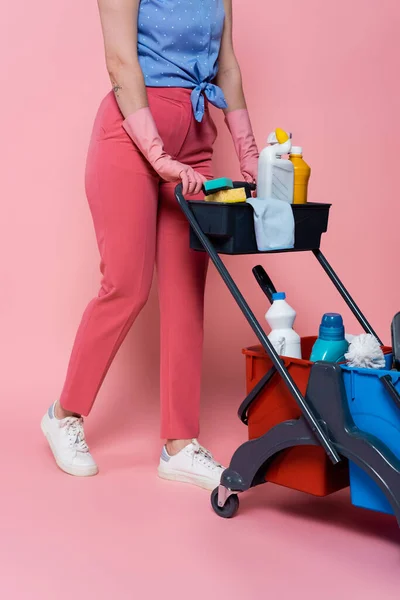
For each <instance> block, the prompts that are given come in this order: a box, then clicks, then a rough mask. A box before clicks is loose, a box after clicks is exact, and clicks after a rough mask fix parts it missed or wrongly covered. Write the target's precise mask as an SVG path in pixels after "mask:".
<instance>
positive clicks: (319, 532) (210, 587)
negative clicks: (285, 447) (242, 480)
mask: <svg viewBox="0 0 400 600" xmlns="http://www.w3.org/2000/svg"><path fill="white" fill-rule="evenodd" d="M238 401H239V398H229V399H228V398H226V399H224V401H223V402H221V398H219V399H218V403H217V399H216V398H214V399H213V398H211V401H210V402H209V404H208V406H207V407H206V409H205V411H204V421H205V424H204V427H203V429H204V437H203V443H205V444H209V445H210V446H211V447H212V449H213V450H214V452H215V453H218V455H219V456H220V457H221V459H222V460H224V461H227V460H228V459H229V457H230V453H231V452H232V451H233V450H234V449H235V447H236V446H237V445H238V444H239V443H240V442H241V441H242V440H244V439H245V435H246V430H245V427H244V426H242V425H241V424H240V423H239V422H238V421H237V419H236V417H235V412H236V407H237V403H238ZM39 404H40V403H38V402H37V403H35V406H33V405H32V406H31V408H30V413H28V414H24V415H21V414H18V415H17V412H19V411H18V410H17V407H18V403H14V404H13V406H14V407H15V408H14V409H11V408H9V409H8V410H14V411H15V414H11V413H9V414H8V413H7V414H6V415H4V414H3V423H2V433H1V436H2V438H1V439H2V444H3V446H4V447H3V449H2V452H1V453H2V462H3V465H2V467H1V471H2V486H1V494H2V496H1V509H2V510H1V516H0V590H1V592H0V597H1V598H2V599H4V600H13V599H16V600H25V599H27V600H36V599H38V600H39V599H40V600H46V599H55V600H64V599H65V600H66V599H71V598H74V599H77V598H87V599H89V600H91V599H93V600H95V599H96V600H101V599H103V598H104V599H106V598H107V599H110V598H111V599H112V600H125V599H126V600H131V599H133V598H145V599H147V598H158V597H160V598H163V599H167V600H168V599H177V600H180V599H186V598H188V599H191V600H196V599H198V598H199V599H200V598H212V599H214V598H222V597H227V598H230V599H232V598H234V599H236V598H238V599H239V598H241V599H244V598H246V599H247V598H268V599H269V600H281V599H283V600H286V599H291V598H307V599H308V600H313V599H315V600H321V599H328V600H329V599H332V600H333V599H337V598H342V599H344V600H348V599H350V598H352V599H353V598H354V599H355V598H357V599H358V598H362V599H363V600H369V599H371V600H372V599H376V598H377V597H381V598H383V599H385V600H391V599H393V600H394V599H395V598H396V599H398V598H399V589H400V575H399V564H400V535H399V532H398V529H397V525H396V523H395V521H394V519H392V518H390V517H386V516H383V515H377V514H373V513H369V512H367V511H362V510H358V509H356V508H354V507H352V506H351V505H350V504H349V502H348V494H347V493H344V494H339V495H336V496H333V497H330V498H326V499H322V500H317V499H313V498H311V497H308V496H305V495H302V494H299V493H295V492H291V491H289V490H284V489H279V488H277V487H276V486H272V485H270V486H268V485H265V486H262V487H261V488H258V489H256V490H251V491H250V492H248V493H247V494H245V495H244V496H243V497H242V499H241V508H240V512H239V513H238V515H237V517H236V518H235V519H232V520H227V521H225V520H222V519H220V518H218V517H216V516H215V515H214V513H213V512H212V511H211V509H210V506H209V496H208V493H207V492H204V491H203V490H200V489H193V488H191V487H189V486H186V485H182V484H174V483H167V482H164V481H160V480H158V478H157V477H156V475H155V468H156V463H157V455H158V451H159V443H158V440H157V436H156V434H157V428H158V424H157V414H156V410H152V411H151V413H152V414H151V415H150V416H149V415H147V418H146V417H145V412H144V410H143V408H142V409H141V411H140V412H139V413H138V414H137V415H135V414H134V413H133V410H130V411H129V410H128V411H126V410H124V409H126V406H124V405H123V403H122V404H121V405H120V406H119V409H120V410H119V412H117V413H114V414H113V416H112V422H111V424H110V426H108V424H109V423H110V414H112V409H111V407H107V406H105V405H102V406H101V408H100V409H98V410H97V412H96V413H95V415H94V416H93V419H92V420H91V421H90V422H88V427H87V431H88V437H89V441H90V442H91V446H92V451H93V453H94V454H95V456H96V458H97V460H98V463H99V465H100V469H101V473H100V474H99V475H98V476H97V477H95V478H92V479H86V480H79V479H74V478H72V477H69V476H66V475H64V474H63V473H61V472H60V471H58V470H57V469H56V468H55V466H54V464H53V462H52V459H51V457H50V454H49V451H48V450H47V448H46V446H45V443H44V441H43V439H42V436H41V433H40V431H39V427H38V421H39V419H40V416H41V412H42V411H41V407H40V406H39ZM217 404H218V405H219V407H218V409H216V408H215V406H216V405H217ZM153 413H154V414H153ZM17 417H18V420H19V424H20V431H19V434H18V437H16V436H15V430H14V425H13V424H12V421H13V419H15V418H17ZM217 433H218V437H217Z"/></svg>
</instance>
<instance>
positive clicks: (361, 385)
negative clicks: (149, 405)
mask: <svg viewBox="0 0 400 600" xmlns="http://www.w3.org/2000/svg"><path fill="white" fill-rule="evenodd" d="M315 341H316V338H315V337H304V338H301V351H302V356H303V357H309V356H310V354H311V349H312V347H313V345H314V343H315ZM382 350H383V352H384V354H385V359H386V363H387V365H388V366H389V365H390V364H391V362H392V355H391V348H388V347H383V348H382ZM243 354H244V355H245V357H246V387H247V393H250V392H251V390H252V389H253V388H254V387H255V386H256V384H257V383H258V382H259V381H260V380H261V379H262V378H263V377H264V375H265V374H266V373H267V372H268V371H269V370H270V369H271V367H272V362H271V360H270V359H269V357H268V355H267V354H266V352H265V351H264V349H263V348H262V346H253V347H251V348H246V349H244V350H243ZM282 360H283V362H284V365H285V367H286V369H288V371H289V373H290V375H291V376H292V378H293V379H294V381H295V382H296V384H297V386H298V388H299V389H300V392H301V393H302V394H303V395H305V393H306V389H307V385H308V379H309V377H310V372H311V366H312V364H313V363H312V362H311V361H309V360H304V359H303V360H299V359H295V358H283V359H282ZM343 372H344V382H345V387H346V392H347V398H348V402H349V405H350V411H351V413H352V415H353V419H354V421H355V423H356V425H358V426H359V427H360V429H363V430H364V431H370V432H371V433H373V432H374V431H376V432H377V433H378V435H379V437H380V439H382V440H383V441H384V442H385V443H388V440H389V437H390V440H391V441H390V444H391V446H390V447H391V449H392V450H393V451H394V448H395V446H396V447H397V451H396V454H397V455H399V454H400V433H399V432H400V410H399V409H397V410H398V413H397V415H396V417H395V421H394V423H395V426H394V427H391V426H390V423H389V422H386V423H385V422H384V423H382V424H381V426H380V429H379V430H378V427H379V425H378V422H379V418H378V419H376V415H378V416H380V420H381V421H382V419H385V418H386V416H387V413H386V412H384V411H386V409H387V408H388V409H389V410H390V419H392V418H393V416H394V412H393V401H392V400H390V399H389V398H388V395H387V393H386V391H385V390H384V389H383V384H382V382H381V381H379V373H380V374H382V371H381V372H379V371H377V370H372V371H369V370H368V371H365V370H363V369H351V368H349V367H346V366H343ZM383 373H386V372H383ZM359 374H360V376H358V375H359ZM391 376H392V379H393V380H394V379H396V380H397V382H396V383H395V385H396V387H397V389H400V383H399V380H400V373H396V372H395V371H392V372H391ZM370 381H373V382H374V384H375V385H374V387H373V388H371V389H370V387H369V385H370V384H369V383H368V382H370ZM378 383H379V386H378V385H377V384H378ZM355 395H357V402H355V401H354V399H353V396H355ZM383 397H384V401H383V402H382V400H381V399H382V398H383ZM383 407H385V408H384V411H383V410H382V408H383ZM358 408H359V410H358ZM395 408H396V407H395ZM363 413H365V414H363ZM369 414H370V415H373V416H371V418H369ZM300 415H301V411H300V409H299V407H298V406H297V404H296V402H295V400H294V399H293V397H292V396H291V394H290V392H289V391H288V389H287V387H286V385H285V384H284V382H283V381H282V379H281V377H280V376H279V375H278V374H277V373H276V374H275V375H274V376H273V377H272V379H271V380H270V381H269V383H268V385H267V386H266V387H265V388H264V390H263V391H262V392H261V393H260V394H259V395H258V396H257V398H256V399H255V400H254V401H253V402H252V403H251V405H250V406H249V407H248V409H247V415H246V422H247V425H248V430H249V439H255V438H258V437H260V436H262V435H264V433H266V432H267V431H269V430H270V429H271V428H272V427H274V426H275V425H277V424H278V423H281V422H282V421H286V420H289V419H297V418H298V417H299V416H300ZM366 419H368V422H366ZM382 427H384V428H385V429H386V433H382ZM388 445H389V444H388ZM350 469H351V471H350V472H351V488H352V491H351V493H352V502H353V504H356V505H357V506H362V507H364V508H372V509H374V510H380V511H383V512H387V511H388V507H387V503H386V499H385V497H383V499H382V494H381V492H380V489H379V488H377V487H376V486H375V484H374V482H373V481H371V480H370V479H369V477H367V476H365V475H364V472H361V471H359V469H358V468H357V467H355V466H354V465H352V464H350ZM265 479H266V480H267V481H269V482H271V483H276V484H278V485H282V486H285V487H288V488H291V489H295V490H299V491H301V492H306V493H308V494H312V495H314V496H327V495H329V494H332V493H333V492H336V491H338V490H340V489H343V488H345V487H348V485H349V483H350V480H349V464H348V463H347V461H341V462H340V463H339V464H337V465H335V466H334V465H333V464H332V462H331V461H330V459H329V458H328V456H327V455H326V453H325V450H324V449H323V448H322V447H321V446H297V447H294V448H289V449H287V450H284V451H283V452H281V453H280V454H279V455H278V456H277V457H276V458H274V459H273V461H272V462H271V465H270V466H269V467H268V469H267V472H266V475H265ZM383 509H385V510H383ZM389 510H390V507H389Z"/></svg>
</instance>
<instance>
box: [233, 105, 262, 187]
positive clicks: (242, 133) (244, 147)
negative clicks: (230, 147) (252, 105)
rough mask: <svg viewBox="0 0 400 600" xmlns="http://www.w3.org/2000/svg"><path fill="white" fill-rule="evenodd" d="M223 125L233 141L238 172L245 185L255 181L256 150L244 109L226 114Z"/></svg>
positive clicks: (247, 115)
mask: <svg viewBox="0 0 400 600" xmlns="http://www.w3.org/2000/svg"><path fill="white" fill-rule="evenodd" d="M225 123H226V124H227V126H228V129H229V131H230V132H231V136H232V139H233V144H234V146H235V150H236V154H237V155H238V158H239V162H240V171H241V173H242V175H243V177H244V179H245V181H247V183H255V182H256V181H257V171H258V149H257V144H256V141H255V139H254V134H253V130H252V128H251V123H250V117H249V113H248V112H247V109H246V108H240V109H238V110H233V111H232V112H228V113H227V115H226V116H225Z"/></svg>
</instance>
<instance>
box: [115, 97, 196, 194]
mask: <svg viewBox="0 0 400 600" xmlns="http://www.w3.org/2000/svg"><path fill="white" fill-rule="evenodd" d="M122 125H123V127H124V129H125V131H126V132H127V134H128V135H129V137H130V138H131V139H132V140H133V141H134V142H135V144H136V146H137V147H138V148H139V150H140V151H141V153H142V154H143V156H144V157H145V158H146V159H147V160H148V161H149V163H150V164H151V166H152V167H153V169H154V170H155V171H157V173H158V174H159V176H160V177H161V179H164V181H179V180H180V181H182V188H183V189H182V192H183V195H184V196H186V195H187V194H198V193H199V192H200V191H201V188H202V185H203V183H204V182H205V181H206V177H204V176H203V175H200V173H197V171H195V170H194V169H192V167H189V166H188V165H184V164H182V163H180V162H179V161H177V160H174V159H173V158H171V156H169V154H167V153H166V152H165V150H164V145H163V142H162V139H161V138H160V135H159V133H158V131H157V126H156V124H155V122H154V119H153V115H152V114H151V111H150V108H148V107H146V108H140V109H139V110H137V111H136V112H134V113H132V114H131V115H129V116H128V117H127V118H126V119H125V121H124V122H123V124H122Z"/></svg>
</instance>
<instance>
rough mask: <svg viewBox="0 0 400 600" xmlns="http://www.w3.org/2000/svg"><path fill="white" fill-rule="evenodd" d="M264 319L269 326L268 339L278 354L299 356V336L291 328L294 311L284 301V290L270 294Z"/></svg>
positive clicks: (294, 316)
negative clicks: (269, 303) (269, 301)
mask: <svg viewBox="0 0 400 600" xmlns="http://www.w3.org/2000/svg"><path fill="white" fill-rule="evenodd" d="M265 319H266V321H267V323H268V325H269V326H270V327H271V333H270V334H269V336H268V339H269V340H270V342H271V344H272V345H273V346H274V348H275V350H276V351H277V353H278V354H279V355H280V356H290V357H292V358H301V344H300V336H299V335H298V334H297V333H296V332H295V331H294V329H293V324H294V321H295V319H296V311H295V310H294V308H292V307H291V306H289V304H288V303H287V302H286V294H285V293H284V292H275V293H274V294H272V306H271V308H270V309H269V310H268V311H267V313H266V315H265Z"/></svg>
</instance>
